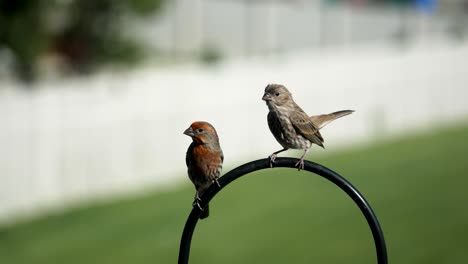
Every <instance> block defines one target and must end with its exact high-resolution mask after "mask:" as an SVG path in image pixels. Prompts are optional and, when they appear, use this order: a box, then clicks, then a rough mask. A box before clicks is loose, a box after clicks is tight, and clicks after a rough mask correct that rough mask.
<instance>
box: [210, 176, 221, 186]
mask: <svg viewBox="0 0 468 264" xmlns="http://www.w3.org/2000/svg"><path fill="white" fill-rule="evenodd" d="M212 183H216V185H218V187H219V188H221V184H219V181H218V178H214V179H213V180H212Z"/></svg>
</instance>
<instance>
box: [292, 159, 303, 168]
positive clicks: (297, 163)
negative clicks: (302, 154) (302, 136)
mask: <svg viewBox="0 0 468 264" xmlns="http://www.w3.org/2000/svg"><path fill="white" fill-rule="evenodd" d="M294 166H295V167H297V170H298V171H300V170H303V169H304V158H301V159H299V161H298V162H296V164H295V165H294Z"/></svg>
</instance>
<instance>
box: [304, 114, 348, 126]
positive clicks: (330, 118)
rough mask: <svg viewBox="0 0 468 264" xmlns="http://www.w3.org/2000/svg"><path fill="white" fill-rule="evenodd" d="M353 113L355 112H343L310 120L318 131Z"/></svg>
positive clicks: (317, 116) (312, 117)
mask: <svg viewBox="0 0 468 264" xmlns="http://www.w3.org/2000/svg"><path fill="white" fill-rule="evenodd" d="M353 112H354V111H353V110H342V111H337V112H333V113H330V114H324V115H316V116H311V117H310V119H311V120H312V122H313V123H314V125H315V126H316V127H317V128H318V129H321V128H322V127H324V126H326V125H328V124H329V123H330V122H331V121H333V120H335V119H337V118H340V117H343V116H347V115H349V114H351V113H353Z"/></svg>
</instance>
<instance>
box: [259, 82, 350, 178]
mask: <svg viewBox="0 0 468 264" xmlns="http://www.w3.org/2000/svg"><path fill="white" fill-rule="evenodd" d="M262 100H264V101H265V102H266V104H267V106H268V109H269V110H270V112H269V113H268V126H269V127H270V131H271V133H272V134H273V136H275V138H276V140H277V141H278V143H280V144H281V146H283V149H281V150H278V151H276V152H274V153H273V154H271V155H270V156H269V158H270V166H272V165H273V163H274V162H275V159H276V156H277V155H278V153H280V152H283V151H286V150H288V149H303V150H304V154H303V155H302V156H301V158H300V160H299V161H298V162H297V163H296V166H297V167H298V169H304V156H305V155H306V153H307V151H308V150H309V148H310V147H311V146H312V144H317V145H319V146H321V147H322V148H323V147H324V146H323V137H322V135H320V132H319V129H321V128H322V127H324V126H325V125H327V124H328V123H330V122H331V121H333V120H335V119H337V118H340V117H342V116H345V115H349V114H351V113H352V112H354V111H352V110H343V111H338V112H334V113H331V114H325V115H317V116H310V117H309V116H308V115H307V114H306V113H305V112H304V111H303V110H302V109H301V108H300V107H299V106H298V105H297V104H296V103H295V102H294V100H293V98H292V95H291V93H290V92H289V91H288V89H286V87H284V86H283V85H281V84H269V85H267V87H266V88H265V93H264V94H263V97H262Z"/></svg>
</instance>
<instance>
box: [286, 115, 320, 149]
mask: <svg viewBox="0 0 468 264" xmlns="http://www.w3.org/2000/svg"><path fill="white" fill-rule="evenodd" d="M290 119H291V123H292V124H293V126H294V128H295V129H296V131H297V132H299V133H300V134H301V135H302V136H303V137H305V138H307V139H308V140H310V141H311V142H312V143H315V144H317V145H319V146H321V147H322V148H323V137H322V135H321V134H320V132H319V130H318V128H317V127H316V126H315V125H314V123H312V120H311V119H310V118H309V116H307V114H306V113H304V112H303V111H294V113H293V114H291V116H290Z"/></svg>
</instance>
